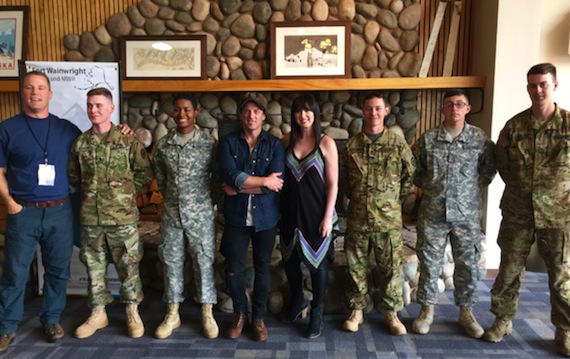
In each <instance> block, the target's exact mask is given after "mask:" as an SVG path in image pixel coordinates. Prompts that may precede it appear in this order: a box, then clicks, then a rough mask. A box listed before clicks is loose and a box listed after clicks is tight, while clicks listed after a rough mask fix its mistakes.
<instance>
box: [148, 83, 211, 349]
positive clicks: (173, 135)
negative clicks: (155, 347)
mask: <svg viewBox="0 0 570 359" xmlns="http://www.w3.org/2000/svg"><path fill="white" fill-rule="evenodd" d="M173 106H174V108H173V114H172V115H173V117H174V120H175V121H176V124H177V127H176V128H173V129H172V130H170V132H169V133H168V134H167V135H166V136H164V137H163V138H161V139H160V140H159V141H158V142H157V144H156V150H155V152H154V154H153V158H152V164H153V167H154V170H155V173H156V181H157V183H158V187H159V189H160V191H161V193H162V195H163V197H164V207H163V209H162V243H161V245H160V246H159V247H158V255H159V257H160V260H161V261H162V263H163V266H164V282H165V283H164V284H165V285H164V287H165V290H164V296H163V300H164V301H165V302H166V303H167V313H166V316H165V318H164V321H163V322H162V324H160V325H159V326H158V328H157V329H156V331H155V336H156V337H157V338H159V339H162V338H167V337H169V336H170V335H171V334H172V331H173V330H174V329H176V328H178V327H179V326H180V315H179V304H180V303H181V302H183V301H184V296H183V291H184V260H185V257H186V255H185V254H186V251H188V252H189V254H190V257H191V259H192V266H193V272H194V282H195V283H196V290H197V294H196V297H197V298H196V300H197V301H198V302H199V303H202V329H203V332H204V335H205V336H206V338H216V337H217V336H218V332H219V330H218V325H217V323H216V321H215V319H214V316H213V313H212V307H213V304H215V303H216V302H217V295H216V287H215V286H214V258H215V249H216V233H215V226H214V218H215V217H214V207H213V201H212V198H213V197H214V198H215V197H216V196H215V195H214V193H215V188H218V187H219V186H217V181H216V180H215V179H214V178H212V176H213V173H214V172H215V168H216V165H215V154H216V143H215V140H214V138H212V136H210V135H209V134H208V133H206V132H203V131H201V130H200V129H198V128H197V127H196V117H197V116H198V104H197V101H196V97H195V96H194V95H192V94H189V93H183V94H179V95H177V96H176V97H175V98H174V100H173Z"/></svg>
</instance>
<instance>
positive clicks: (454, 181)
mask: <svg viewBox="0 0 570 359" xmlns="http://www.w3.org/2000/svg"><path fill="white" fill-rule="evenodd" d="M469 111H471V106H470V105H469V99H468V98H467V94H466V93H465V91H463V90H460V89H455V90H449V91H447V92H446V93H445V95H444V96H443V107H442V109H441V113H442V114H443V116H444V120H443V123H442V124H441V125H440V126H438V127H437V128H433V129H431V130H429V131H427V132H425V133H424V134H423V135H422V136H421V138H420V139H419V141H418V142H417V151H416V156H415V158H416V166H417V168H416V173H415V175H414V184H415V185H416V186H418V187H419V188H421V189H422V200H421V204H420V208H419V213H418V226H417V233H418V241H417V244H416V251H417V254H418V258H419V260H420V281H419V285H418V291H417V294H416V298H417V302H418V303H419V304H421V305H422V308H421V310H420V313H419V315H418V317H417V318H416V320H414V323H413V325H412V330H413V331H414V332H416V333H419V334H426V333H428V332H429V328H430V325H431V324H432V322H433V312H434V304H435V303H436V302H437V296H438V286H437V280H438V278H439V274H440V272H441V265H442V263H443V258H444V257H445V247H446V245H447V238H448V236H449V240H450V243H451V248H452V252H453V258H454V261H455V273H454V276H453V278H454V284H455V292H454V294H455V304H456V305H459V306H460V311H459V325H461V326H462V327H463V328H464V329H465V331H466V332H467V334H468V335H469V336H470V337H473V338H481V337H482V336H483V334H484V330H483V328H482V327H481V325H479V323H478V322H477V320H476V319H475V317H474V316H473V313H472V310H471V307H472V306H473V305H474V304H475V303H476V302H477V299H478V298H477V280H478V279H479V270H478V263H479V259H480V253H481V249H480V245H481V243H480V235H481V209H482V198H481V191H482V189H483V188H484V187H486V186H487V185H489V183H491V181H492V180H493V177H494V176H495V174H496V172H497V169H496V167H495V159H494V154H493V149H494V144H493V142H492V141H491V140H489V137H488V136H487V135H486V134H485V132H483V130H481V129H480V128H478V127H475V126H472V125H470V124H468V123H466V122H465V116H466V115H467V114H468V113H469Z"/></svg>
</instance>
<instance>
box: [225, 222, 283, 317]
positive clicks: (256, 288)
mask: <svg viewBox="0 0 570 359" xmlns="http://www.w3.org/2000/svg"><path fill="white" fill-rule="evenodd" d="M276 233H277V227H273V228H271V229H268V230H265V231H260V232H256V231H255V229H254V227H234V226H232V225H230V224H228V223H227V222H226V224H225V226H224V235H223V237H222V243H221V245H220V252H221V253H222V254H223V255H224V257H226V282H227V284H228V288H229V290H230V295H231V296H232V301H233V304H234V313H247V297H246V295H245V277H244V270H245V261H246V258H247V248H248V247H249V240H250V239H251V246H252V249H253V269H254V270H255V280H254V283H253V298H252V301H251V315H252V318H253V319H254V320H255V319H263V318H264V316H265V306H266V304H267V298H268V296H269V284H270V282H271V277H270V273H269V271H270V269H271V254H272V252H273V248H274V247H275V235H276Z"/></svg>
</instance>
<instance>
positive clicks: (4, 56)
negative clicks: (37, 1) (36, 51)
mask: <svg viewBox="0 0 570 359" xmlns="http://www.w3.org/2000/svg"><path fill="white" fill-rule="evenodd" d="M28 10H29V7H28V6H0V79H12V78H17V77H18V61H20V60H25V58H26V49H27V45H28V42H27V36H28Z"/></svg>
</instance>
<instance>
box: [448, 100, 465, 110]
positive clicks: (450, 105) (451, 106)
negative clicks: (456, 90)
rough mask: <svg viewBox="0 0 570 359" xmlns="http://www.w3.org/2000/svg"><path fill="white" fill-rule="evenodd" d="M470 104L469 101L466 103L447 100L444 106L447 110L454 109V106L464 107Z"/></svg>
mask: <svg viewBox="0 0 570 359" xmlns="http://www.w3.org/2000/svg"><path fill="white" fill-rule="evenodd" d="M468 105H469V104H468V103H465V102H462V101H459V102H455V103H453V102H446V103H444V104H443V108H445V109H446V110H450V109H452V108H454V107H455V108H463V107H465V106H468Z"/></svg>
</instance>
